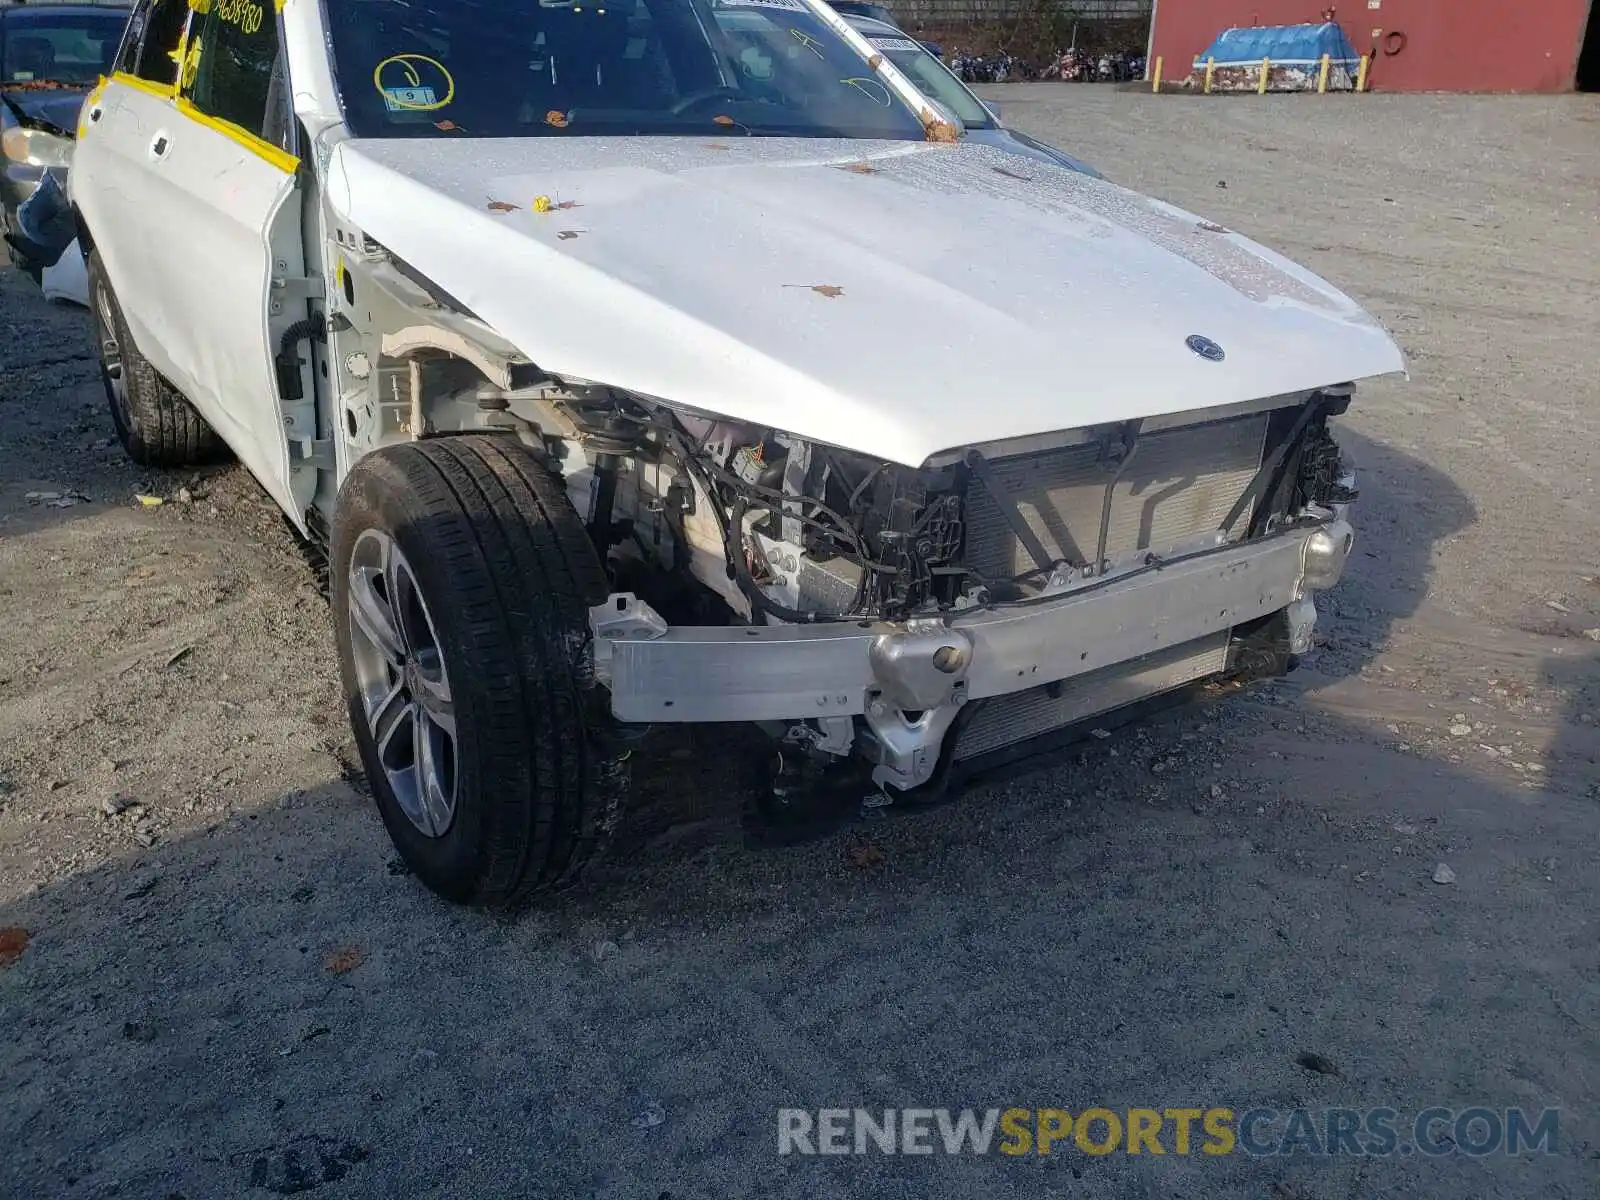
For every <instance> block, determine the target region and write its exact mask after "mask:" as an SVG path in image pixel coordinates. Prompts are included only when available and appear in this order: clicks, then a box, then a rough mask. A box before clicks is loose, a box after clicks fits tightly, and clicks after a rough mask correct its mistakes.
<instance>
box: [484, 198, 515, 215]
mask: <svg viewBox="0 0 1600 1200" xmlns="http://www.w3.org/2000/svg"><path fill="white" fill-rule="evenodd" d="M489 211H490V212H516V211H517V206H516V205H515V204H507V203H506V202H505V201H504V200H491V201H489Z"/></svg>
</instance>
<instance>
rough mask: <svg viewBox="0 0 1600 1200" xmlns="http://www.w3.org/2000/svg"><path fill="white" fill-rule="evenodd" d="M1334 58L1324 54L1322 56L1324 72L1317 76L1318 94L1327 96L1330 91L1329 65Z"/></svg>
mask: <svg viewBox="0 0 1600 1200" xmlns="http://www.w3.org/2000/svg"><path fill="white" fill-rule="evenodd" d="M1331 64H1332V60H1331V59H1330V58H1329V57H1328V56H1327V55H1326V54H1324V55H1323V56H1322V73H1321V74H1320V75H1318V76H1317V95H1319V96H1325V95H1327V92H1328V67H1329V66H1330V65H1331Z"/></svg>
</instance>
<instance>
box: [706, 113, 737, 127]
mask: <svg viewBox="0 0 1600 1200" xmlns="http://www.w3.org/2000/svg"><path fill="white" fill-rule="evenodd" d="M711 120H712V121H713V122H714V123H715V124H718V125H736V124H738V122H736V121H735V120H734V119H733V118H732V117H730V116H728V115H727V114H726V113H718V114H717V115H716V116H714V117H712V118H711Z"/></svg>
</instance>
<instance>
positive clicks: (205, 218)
mask: <svg viewBox="0 0 1600 1200" xmlns="http://www.w3.org/2000/svg"><path fill="white" fill-rule="evenodd" d="M200 7H205V9H206V11H204V12H199V11H194V9H198V8H200ZM179 9H181V10H182V13H181V14H180V13H179V12H178V10H179ZM177 25H181V32H180V33H179V37H178V42H177V45H176V46H175V47H172V48H170V49H169V48H168V47H167V45H165V44H164V41H163V40H162V35H165V36H167V37H170V32H169V31H170V30H171V29H173V28H174V27H176V26H177ZM148 27H149V30H150V33H149V34H147V35H146V40H147V41H149V39H150V38H151V37H154V38H156V40H155V41H154V42H153V43H152V44H148V45H146V46H145V47H143V49H142V50H141V52H140V56H139V60H138V71H137V74H135V73H133V72H128V71H120V70H119V71H118V72H117V73H116V74H114V75H113V76H112V77H111V79H110V80H109V81H108V82H107V84H106V86H105V88H104V89H103V90H102V91H101V92H100V93H99V94H98V95H97V96H96V97H95V98H94V100H93V103H95V104H98V105H99V106H100V108H101V110H102V115H101V117H100V118H99V122H98V123H99V124H100V125H103V126H104V128H103V129H99V128H97V129H92V130H91V131H90V136H89V138H88V141H87V144H86V147H85V148H90V147H93V148H92V149H91V150H90V154H89V156H88V162H87V164H86V165H89V166H90V167H91V171H92V175H93V177H92V178H90V179H89V180H87V181H86V182H85V183H84V185H83V186H82V187H75V188H74V196H75V198H78V199H79V201H80V207H81V208H82V209H83V211H84V217H85V220H86V222H87V224H88V226H89V229H90V232H91V234H92V235H93V236H94V237H95V239H96V241H97V243H99V242H103V243H105V248H106V250H105V252H104V253H103V254H102V258H103V260H104V261H105V264H106V269H107V273H108V274H109V275H110V277H111V283H112V285H113V287H115V288H116V290H117V295H118V298H119V300H120V302H121V306H122V308H123V311H124V314H125V315H126V317H127V320H128V326H129V329H130V331H131V332H132V334H133V337H134V341H135V343H136V344H137V345H138V347H139V349H140V351H141V352H142V353H143V354H144V355H145V357H147V358H149V359H150V361H151V362H152V363H153V364H154V365H155V366H156V367H157V369H158V370H160V371H161V372H162V373H163V374H164V375H166V376H167V377H168V378H169V379H170V380H171V381H172V383H173V384H174V385H176V386H177V387H178V388H179V390H181V391H182V392H183V393H184V395H185V396H187V397H188V398H189V400H190V401H191V402H193V403H194V405H195V407H196V408H198V409H199V410H200V412H201V413H202V415H204V416H205V418H206V420H207V421H209V422H210V423H211V425H212V426H213V427H214V428H215V429H216V431H217V432H218V433H219V434H220V435H221V436H222V437H223V438H224V439H225V440H226V441H227V443H228V445H229V446H230V447H232V449H233V451H234V453H236V454H237V455H238V456H239V458H240V459H241V460H242V461H243V462H244V464H245V465H246V466H247V467H248V468H249V469H250V471H251V472H252V473H253V474H254V475H255V476H256V478H257V479H259V480H260V481H261V483H262V485H263V486H264V487H266V489H267V490H268V491H269V492H271V493H272V495H273V497H274V498H275V499H276V500H277V501H278V503H279V504H280V505H282V506H283V508H284V509H285V511H286V512H288V513H289V515H290V516H291V517H292V518H293V519H294V520H295V521H296V523H297V524H298V523H302V522H303V516H304V506H305V503H306V501H308V500H309V498H310V497H309V491H308V489H306V488H302V487H299V486H297V482H296V480H295V478H294V476H292V475H291V471H290V459H289V447H288V438H287V436H286V414H285V412H284V410H283V407H282V405H281V403H280V400H279V397H278V388H277V379H276V374H275V370H274V362H273V360H274V357H275V355H276V353H277V338H278V337H279V336H281V334H282V331H283V330H284V329H285V328H287V327H288V326H289V325H290V324H291V323H293V322H294V321H295V320H297V319H299V318H301V317H304V316H305V315H306V311H307V310H306V305H305V299H306V294H305V292H304V291H303V290H301V291H297V290H296V288H295V281H296V280H298V279H299V278H301V277H303V276H304V275H305V254H304V249H303V246H302V244H301V233H300V205H299V202H298V201H299V192H298V190H297V180H298V175H299V166H300V163H299V159H298V158H297V157H296V156H295V153H294V150H293V147H294V145H295V140H294V121H293V118H292V116H291V113H290V101H289V97H290V90H289V86H288V79H287V70H288V68H287V61H286V59H285V57H284V56H283V55H282V54H281V53H280V49H279V47H280V44H281V39H280V24H279V18H278V14H277V10H276V5H275V4H274V3H273V0H212V3H211V4H209V5H207V6H199V5H196V6H193V7H191V5H190V4H189V2H188V0H153V3H152V5H151V8H150V15H149V18H148ZM163 58H164V59H165V60H166V62H167V67H166V68H163V66H162V59H163ZM119 65H120V64H119ZM169 70H170V77H168V78H166V79H163V76H167V75H168V74H169ZM86 115H87V116H92V115H93V114H92V110H90V112H89V113H88V114H86ZM76 165H77V164H75V166H76ZM299 417H300V414H290V415H288V420H290V421H293V420H297V419H299ZM301 474H304V472H302V473H301ZM299 492H304V493H305V494H302V495H297V493H299Z"/></svg>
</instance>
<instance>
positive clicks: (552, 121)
mask: <svg viewBox="0 0 1600 1200" xmlns="http://www.w3.org/2000/svg"><path fill="white" fill-rule="evenodd" d="M544 123H545V124H546V125H548V126H550V127H551V128H552V129H565V128H566V127H567V114H566V113H564V112H558V111H557V110H556V109H553V108H552V109H551V110H550V111H549V112H547V113H545V115H544Z"/></svg>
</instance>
